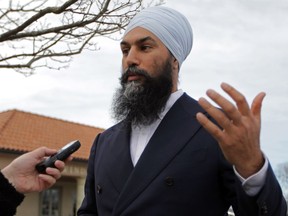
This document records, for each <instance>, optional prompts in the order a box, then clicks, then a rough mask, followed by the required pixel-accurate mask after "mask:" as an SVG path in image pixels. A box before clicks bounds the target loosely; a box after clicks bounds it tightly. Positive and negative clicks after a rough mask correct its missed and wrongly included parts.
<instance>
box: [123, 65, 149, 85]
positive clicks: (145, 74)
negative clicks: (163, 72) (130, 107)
mask: <svg viewBox="0 0 288 216" xmlns="http://www.w3.org/2000/svg"><path fill="white" fill-rule="evenodd" d="M134 75H139V76H143V77H145V78H146V79H151V76H150V75H149V74H148V72H147V71H145V70H142V69H139V68H137V67H136V66H132V67H128V68H127V69H126V70H125V72H124V73H123V74H122V76H121V78H120V81H121V83H122V84H124V83H126V82H127V80H128V77H129V76H134Z"/></svg>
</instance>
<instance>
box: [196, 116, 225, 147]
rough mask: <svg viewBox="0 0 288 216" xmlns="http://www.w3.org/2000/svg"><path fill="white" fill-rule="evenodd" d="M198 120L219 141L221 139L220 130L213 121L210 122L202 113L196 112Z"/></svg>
mask: <svg viewBox="0 0 288 216" xmlns="http://www.w3.org/2000/svg"><path fill="white" fill-rule="evenodd" d="M196 118H197V120H198V122H199V123H200V124H201V125H202V126H203V127H204V128H205V129H206V130H207V131H208V132H209V133H210V134H211V135H212V136H213V137H214V138H215V139H216V140H218V141H219V142H221V140H222V131H221V130H220V128H219V127H217V126H216V125H215V124H214V123H212V122H211V121H210V120H209V119H208V118H207V117H206V116H205V115H204V114H202V113H197V114H196Z"/></svg>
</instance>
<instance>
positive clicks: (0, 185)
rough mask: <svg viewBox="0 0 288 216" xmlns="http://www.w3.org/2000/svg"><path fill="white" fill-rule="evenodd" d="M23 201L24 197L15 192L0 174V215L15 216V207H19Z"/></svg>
mask: <svg viewBox="0 0 288 216" xmlns="http://www.w3.org/2000/svg"><path fill="white" fill-rule="evenodd" d="M23 199H24V195H23V194H21V193H19V192H17V191H16V189H15V188H14V187H13V186H12V185H11V184H10V183H9V181H8V180H7V179H6V178H5V177H4V176H3V174H2V173H1V172H0V215H1V216H13V215H15V214H16V209H17V206H18V205H20V203H21V202H22V201H23Z"/></svg>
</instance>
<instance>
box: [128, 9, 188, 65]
mask: <svg viewBox="0 0 288 216" xmlns="http://www.w3.org/2000/svg"><path fill="white" fill-rule="evenodd" d="M136 27H142V28H145V29H147V30H148V31H150V32H152V33H153V34H154V35H156V36H157V37H158V38H159V39H160V40H161V41H162V43H163V44H164V45H165V46H166V47H167V49H168V50H170V52H171V53H172V55H173V56H174V57H175V58H176V59H177V61H178V63H179V67H180V66H181V64H182V63H183V61H184V60H185V59H186V57H187V56H188V55H189V53H190V51H191V49H192V44H193V33H192V28H191V26H190V24H189V22H188V20H187V18H186V17H185V16H184V15H183V14H181V13H179V12H178V11H176V10H174V9H171V8H168V7H163V6H155V7H149V8H146V9H144V10H142V11H140V12H139V13H138V14H137V15H136V16H135V17H133V19H132V20H131V21H130V22H129V24H128V26H127V28H126V31H125V33H124V36H125V35H126V34H127V33H128V32H129V31H131V30H132V29H134V28H136Z"/></svg>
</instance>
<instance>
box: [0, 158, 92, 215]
mask: <svg viewBox="0 0 288 216" xmlns="http://www.w3.org/2000/svg"><path fill="white" fill-rule="evenodd" d="M17 156H18V155H13V154H6V153H0V168H3V167H5V166H6V165H7V164H9V163H10V162H11V161H12V160H13V159H14V158H16V157H17ZM86 166H87V163H86V162H76V161H71V162H69V163H68V164H67V165H66V167H65V170H64V172H63V173H62V178H61V179H60V180H58V181H57V183H56V184H55V185H54V186H53V187H59V188H60V189H61V200H62V203H61V211H62V214H61V216H73V201H74V199H75V196H76V209H78V208H79V205H80V204H81V202H82V200H83V197H84V182H85V177H86ZM39 207H40V193H29V194H26V196H25V199H24V201H23V202H22V204H21V205H20V206H19V207H18V208H17V214H16V216H27V215H29V216H38V215H39Z"/></svg>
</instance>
